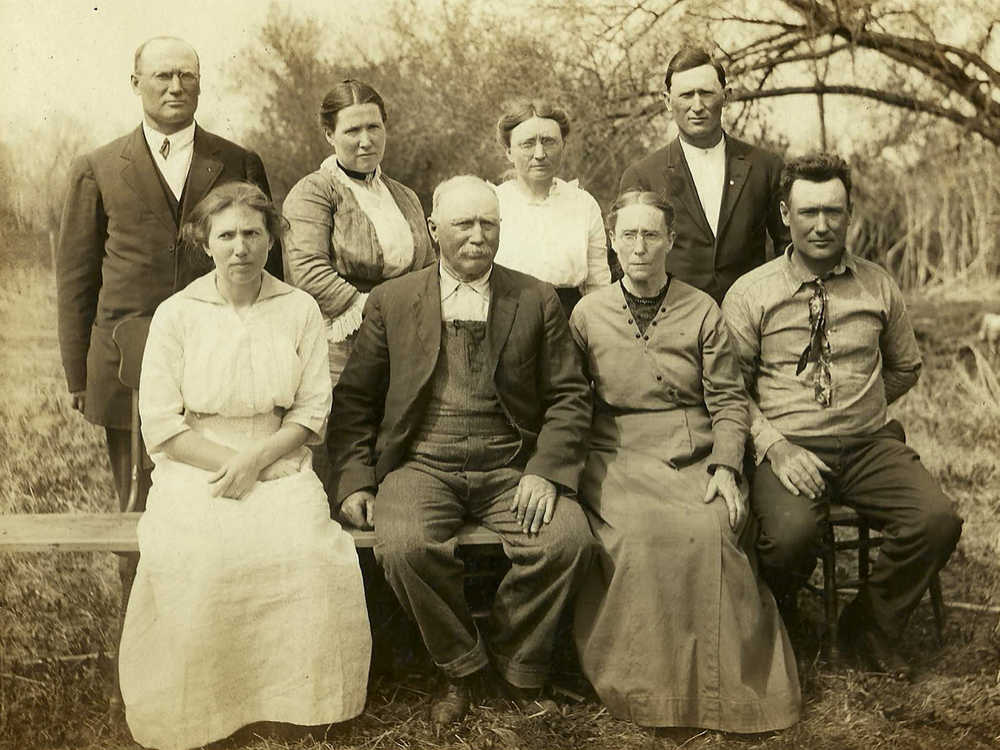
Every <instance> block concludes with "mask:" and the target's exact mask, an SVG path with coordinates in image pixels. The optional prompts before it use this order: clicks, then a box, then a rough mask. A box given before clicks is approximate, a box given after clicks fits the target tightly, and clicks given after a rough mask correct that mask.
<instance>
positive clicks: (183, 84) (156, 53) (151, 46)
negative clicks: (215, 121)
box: [131, 36, 201, 135]
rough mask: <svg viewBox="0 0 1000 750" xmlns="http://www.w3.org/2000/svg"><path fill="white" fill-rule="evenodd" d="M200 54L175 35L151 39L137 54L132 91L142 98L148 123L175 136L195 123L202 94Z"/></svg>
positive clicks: (142, 45) (165, 133)
mask: <svg viewBox="0 0 1000 750" xmlns="http://www.w3.org/2000/svg"><path fill="white" fill-rule="evenodd" d="M200 65H201V64H200V62H199V61H198V53H197V52H195V51H194V47H192V46H191V45H190V44H188V43H187V42H185V41H184V40H183V39H178V38H177V37H173V36H157V37H153V38H152V39H147V40H146V41H145V42H143V43H142V44H140V45H139V48H138V49H137V50H136V51H135V60H134V69H133V71H132V76H131V80H132V91H133V93H134V94H135V95H136V96H138V97H139V98H140V99H142V113H143V117H144V119H145V120H146V124H147V125H149V126H150V127H152V128H154V129H155V130H157V131H159V132H160V133H163V134H164V135H172V134H173V133H176V132H177V131H179V130H183V129H184V128H186V127H188V126H189V125H191V123H192V122H194V113H195V110H196V109H198V97H199V95H200V94H201V75H200Z"/></svg>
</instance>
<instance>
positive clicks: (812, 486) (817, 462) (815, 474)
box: [766, 440, 833, 500]
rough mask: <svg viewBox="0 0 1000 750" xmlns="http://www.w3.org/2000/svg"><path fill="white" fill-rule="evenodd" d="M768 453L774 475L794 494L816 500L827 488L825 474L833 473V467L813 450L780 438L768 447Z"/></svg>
mask: <svg viewBox="0 0 1000 750" xmlns="http://www.w3.org/2000/svg"><path fill="white" fill-rule="evenodd" d="M766 455H767V460H768V461H770V462H771V470H772V471H773V472H774V475H775V476H776V477H778V479H779V480H780V481H781V483H782V484H783V485H784V486H785V489H786V490H788V491H789V492H791V493H792V494H793V495H805V496H806V497H808V498H809V499H810V500H815V499H816V498H818V497H819V496H820V495H822V494H823V492H824V491H825V490H826V480H825V479H823V474H824V473H827V474H829V473H832V472H833V469H831V468H830V467H829V466H827V465H826V464H825V463H823V461H822V460H821V459H820V457H819V456H817V455H816V454H815V453H813V452H812V451H808V450H806V449H805V448H801V447H799V446H797V445H795V444H794V443H791V442H789V441H788V440H779V441H778V442H776V443H775V444H774V445H772V446H771V447H770V448H768V449H767V454H766Z"/></svg>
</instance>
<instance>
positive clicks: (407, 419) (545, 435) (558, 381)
mask: <svg viewBox="0 0 1000 750" xmlns="http://www.w3.org/2000/svg"><path fill="white" fill-rule="evenodd" d="M490 288H491V291H490V294H491V298H490V307H489V314H488V316H487V335H486V342H487V352H488V356H489V364H488V366H489V367H490V368H491V370H492V372H493V382H494V383H495V384H496V389H497V394H498V396H499V398H500V403H501V404H502V406H503V409H504V412H505V413H506V415H507V418H508V419H509V420H510V422H511V424H513V425H514V427H515V428H516V429H517V432H518V434H519V435H520V437H521V448H520V451H519V454H518V457H519V458H526V459H527V465H526V467H525V469H524V473H525V474H537V475H539V476H543V477H545V478H546V479H548V480H550V481H551V482H554V483H555V484H557V485H561V486H562V487H563V488H565V489H568V490H571V491H574V492H575V490H576V487H577V482H578V480H579V475H580V471H581V469H582V468H583V462H584V459H585V458H586V448H587V433H588V431H589V430H590V418H591V396H590V387H589V385H588V383H587V381H586V379H585V378H584V376H583V367H582V364H581V361H580V355H579V353H578V352H577V350H576V346H575V345H574V344H573V340H572V338H571V337H570V333H569V326H568V325H567V322H566V315H565V313H564V312H563V309H562V305H561V304H560V303H559V298H558V297H557V296H556V293H555V290H554V289H553V288H552V287H551V286H550V285H548V284H546V283H544V282H541V281H538V280H537V279H535V278H533V277H531V276H528V275H527V274H523V273H519V272H517V271H513V270H511V269H509V268H505V267H503V266H498V265H494V266H493V272H492V275H491V277H490ZM440 290H441V286H440V276H439V266H438V264H435V265H433V266H428V267H427V268H424V269H422V270H420V271H414V272H413V273H409V274H406V275H405V276H401V277H399V278H396V279H392V280H390V281H387V282H385V283H384V284H381V285H380V286H378V287H376V288H375V290H374V291H373V292H372V293H371V296H370V297H369V298H368V302H367V303H366V305H365V313H364V321H363V322H362V324H361V328H360V330H359V331H358V337H357V340H356V341H355V344H354V350H353V351H352V353H351V357H350V359H349V360H348V362H347V366H346V367H345V368H344V372H343V374H342V375H341V376H340V382H339V383H337V387H336V388H335V389H334V391H333V412H332V414H331V416H330V427H329V433H328V436H327V440H328V445H329V450H330V461H331V464H332V466H333V467H334V475H335V480H334V485H333V486H334V490H333V492H332V497H331V499H332V500H334V501H335V502H336V504H337V505H339V504H340V503H342V502H343V500H344V499H345V498H346V497H347V496H348V495H350V494H351V493H353V492H356V491H358V490H363V489H369V490H372V491H375V490H376V488H377V487H378V485H379V484H380V483H381V481H382V479H383V478H384V477H385V475H386V474H388V473H389V472H390V471H392V470H393V469H395V468H396V467H397V466H399V464H400V463H401V462H402V461H403V460H404V458H405V456H406V451H407V448H408V446H409V445H410V442H411V441H412V439H413V437H414V433H415V431H416V430H417V429H419V427H420V425H421V420H422V417H423V414H424V409H425V408H426V405H427V398H428V395H429V390H430V389H429V385H430V381H431V376H432V375H433V373H434V368H435V366H436V364H437V360H438V355H439V352H440V347H441V291H440Z"/></svg>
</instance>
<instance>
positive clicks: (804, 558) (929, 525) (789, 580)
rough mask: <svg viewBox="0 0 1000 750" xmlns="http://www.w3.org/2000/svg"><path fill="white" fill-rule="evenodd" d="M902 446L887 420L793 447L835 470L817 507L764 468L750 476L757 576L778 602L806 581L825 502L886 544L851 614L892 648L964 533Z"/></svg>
mask: <svg viewBox="0 0 1000 750" xmlns="http://www.w3.org/2000/svg"><path fill="white" fill-rule="evenodd" d="M904 441H905V435H904V433H903V428H902V427H901V426H900V424H899V423H898V422H896V421H895V420H893V421H891V422H889V423H888V424H887V425H886V426H885V427H883V428H882V429H881V430H879V431H878V432H876V433H875V434H873V435H869V436H865V437H846V438H837V437H821V438H802V439H796V440H794V441H793V442H794V443H795V444H796V445H799V446H801V447H803V448H805V449H807V450H810V451H812V452H813V453H815V454H816V455H817V456H819V458H820V459H822V460H823V461H824V462H825V463H826V464H827V465H828V466H829V467H830V468H831V469H833V474H832V476H827V478H826V481H827V492H826V493H825V494H824V496H822V497H820V498H817V499H816V500H810V499H809V498H807V497H805V496H804V495H802V496H795V495H793V494H791V493H790V492H788V490H786V489H785V488H784V486H783V485H782V484H781V482H780V480H779V479H778V478H777V476H775V474H774V472H773V471H772V470H771V465H770V463H769V462H767V461H765V462H763V463H762V464H761V465H760V466H758V467H757V470H756V473H755V474H754V479H753V490H752V493H751V503H752V506H753V509H754V512H755V514H756V516H757V518H758V521H759V522H760V536H759V538H758V542H757V551H758V556H759V558H760V563H761V573H762V575H763V577H764V579H765V580H766V581H767V583H768V585H769V586H770V587H771V590H772V591H773V592H774V595H775V598H777V599H778V601H779V602H781V601H782V600H783V599H784V598H786V597H787V596H789V595H791V594H794V592H795V591H797V590H798V588H799V587H800V586H801V585H802V584H803V583H804V582H805V581H806V580H807V579H808V578H809V575H810V574H811V572H812V570H813V567H814V566H815V564H816V549H817V543H818V541H819V537H820V533H821V527H820V524H821V522H822V521H823V520H824V519H825V518H826V517H827V514H828V513H829V508H830V502H831V499H832V500H833V501H835V502H837V503H840V504H842V505H848V506H850V507H852V508H854V509H855V510H856V511H857V512H858V514H859V515H861V516H862V517H864V518H867V519H868V520H869V521H870V523H871V525H872V527H873V528H876V529H880V530H881V531H882V534H883V536H884V538H885V541H884V542H883V543H882V546H881V547H880V552H879V555H878V559H877V560H876V562H875V564H874V566H873V567H872V571H871V575H870V577H869V579H868V585H867V586H866V587H864V589H863V590H862V591H861V592H859V594H858V598H857V599H856V600H855V602H854V603H853V604H852V605H851V606H852V607H856V608H858V609H856V610H855V614H857V615H858V616H859V617H860V618H862V621H863V622H865V623H866V624H867V625H868V626H874V627H876V628H877V629H878V630H880V631H881V632H882V634H883V635H884V636H885V637H886V638H888V639H896V638H899V636H900V635H901V634H902V632H903V629H904V628H905V626H906V623H907V620H908V619H909V616H910V614H911V613H912V612H913V609H914V608H915V607H916V606H917V604H918V603H919V602H920V598H921V597H922V596H923V593H924V591H925V590H926V589H927V586H928V584H929V583H930V579H931V577H932V576H933V575H934V574H935V573H936V572H938V571H939V570H940V569H941V568H943V567H944V565H945V563H946V562H947V561H948V557H949V556H950V555H951V553H952V551H953V550H954V549H955V545H956V544H957V543H958V538H959V536H960V535H961V533H962V519H961V518H959V517H958V515H957V514H956V512H955V508H954V505H953V503H952V502H951V501H950V500H949V499H948V498H947V497H945V496H944V494H943V493H942V492H941V489H940V488H939V487H938V485H937V482H935V481H934V479H933V478H932V477H931V476H930V474H929V473H928V472H927V470H926V469H925V468H924V467H923V465H921V463H920V457H919V456H918V455H917V454H916V453H915V452H914V451H913V450H911V449H910V448H908V447H907V446H906V444H905V442H904Z"/></svg>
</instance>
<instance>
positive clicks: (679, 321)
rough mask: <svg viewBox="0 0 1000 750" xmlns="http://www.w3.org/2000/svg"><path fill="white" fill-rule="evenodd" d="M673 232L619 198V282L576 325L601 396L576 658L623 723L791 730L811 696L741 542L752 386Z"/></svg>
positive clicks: (649, 202)
mask: <svg viewBox="0 0 1000 750" xmlns="http://www.w3.org/2000/svg"><path fill="white" fill-rule="evenodd" d="M672 219H673V210H672V208H671V207H670V205H669V204H668V203H666V202H665V201H664V200H663V199H662V198H661V197H660V196H659V195H657V194H656V193H640V192H630V193H625V194H624V195H622V196H621V197H620V198H619V199H618V201H617V202H616V204H615V209H614V212H613V213H612V215H611V218H610V219H609V221H610V223H611V225H612V226H613V234H612V245H613V247H614V250H615V252H616V253H617V255H618V258H619V260H620V262H621V266H622V269H623V271H624V272H625V276H624V278H623V279H622V281H621V282H620V283H619V284H616V285H614V286H611V287H608V288H606V289H603V290H601V291H598V292H596V293H594V294H592V295H590V296H588V297H585V298H584V299H583V300H581V301H580V304H578V305H577V306H576V309H575V310H574V311H573V315H572V317H571V318H570V329H571V331H572V334H573V337H574V339H575V340H576V342H577V344H578V346H579V347H580V349H581V350H582V352H583V355H584V363H585V367H586V369H587V372H588V375H589V377H590V379H591V381H592V382H593V385H594V396H595V398H594V417H593V423H592V428H591V446H590V454H589V456H588V459H587V463H586V465H585V468H584V471H583V476H582V478H581V480H580V489H579V494H580V500H581V504H582V505H583V507H584V509H585V510H587V511H588V517H589V519H590V521H591V527H592V528H593V530H594V534H595V535H596V536H597V537H598V539H599V540H600V541H601V544H602V547H603V553H601V555H600V556H599V558H598V560H599V562H598V564H596V565H594V567H593V569H592V572H591V575H590V577H589V579H587V580H586V581H585V582H584V584H583V586H582V588H581V592H580V594H579V596H578V598H577V604H576V613H575V614H576V617H575V622H574V635H575V639H576V645H577V649H578V652H579V655H580V663H581V665H582V667H583V671H584V674H585V675H586V676H587V678H588V679H589V680H590V681H591V683H592V684H593V686H594V688H595V690H596V691H597V694H598V695H599V696H600V698H601V700H602V701H603V702H604V704H605V705H606V706H607V708H608V710H609V711H610V712H611V714H612V715H613V716H616V717H618V718H621V719H628V720H630V721H634V722H636V723H638V724H642V725H645V726H655V727H671V726H672V727H703V728H709V729H716V730H723V731H729V732H764V731H769V730H775V729H781V728H783V727H787V726H789V725H791V724H793V723H794V722H795V721H796V720H797V719H798V717H799V710H800V702H801V698H800V695H799V684H798V678H797V675H796V669H795V660H794V656H793V654H792V650H791V646H790V644H789V641H788V636H787V635H786V633H785V630H784V627H783V626H782V624H781V619H780V617H779V616H778V612H777V608H776V606H775V603H774V598H773V597H772V596H771V593H770V591H768V589H767V587H766V586H765V585H764V584H763V583H761V582H760V580H759V579H758V578H757V576H756V574H755V571H754V568H753V566H752V565H751V561H750V559H749V558H748V557H747V555H746V553H745V552H744V546H745V545H744V542H745V540H743V539H742V538H741V536H742V534H743V532H744V531H745V527H746V519H747V503H746V499H745V496H744V494H743V491H742V489H741V486H740V485H741V482H740V472H741V466H742V460H743V446H744V443H745V441H746V437H747V430H748V427H749V417H748V405H747V399H746V396H745V393H744V389H743V378H742V377H741V375H740V370H739V365H738V362H737V360H736V355H735V352H734V350H733V347H732V345H731V344H730V341H729V336H728V333H727V331H726V326H725V323H724V321H723V319H722V316H721V313H720V311H719V308H718V306H717V305H716V304H715V302H714V301H712V299H711V298H710V297H709V296H708V295H706V294H704V293H702V292H700V291H698V290H697V289H695V288H694V287H692V286H689V285H687V284H685V283H684V282H682V281H680V280H679V279H671V278H670V277H669V276H668V275H667V273H666V270H665V266H664V260H665V258H666V254H667V252H668V251H669V250H670V247H671V245H672V243H673V232H672V231H671V228H670V226H671V222H672Z"/></svg>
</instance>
